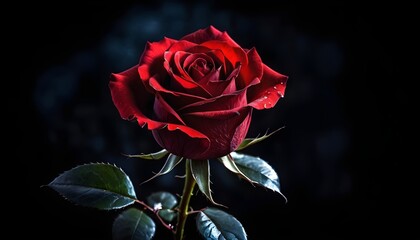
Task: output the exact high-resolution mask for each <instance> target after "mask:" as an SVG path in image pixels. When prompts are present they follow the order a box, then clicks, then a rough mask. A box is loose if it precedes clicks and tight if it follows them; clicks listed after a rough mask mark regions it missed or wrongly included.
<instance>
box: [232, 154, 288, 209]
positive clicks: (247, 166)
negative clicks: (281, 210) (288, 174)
mask: <svg viewBox="0 0 420 240" xmlns="http://www.w3.org/2000/svg"><path fill="white" fill-rule="evenodd" d="M230 155H231V156H232V158H233V159H234V161H235V163H236V166H237V167H238V168H239V169H240V171H241V172H242V173H243V174H244V175H246V176H247V177H248V179H251V180H252V181H253V182H254V183H256V184H258V185H261V186H263V187H266V188H268V189H271V190H273V191H275V192H277V193H279V194H280V195H282V196H283V197H284V199H285V200H286V202H287V198H286V197H285V196H284V195H283V194H282V193H281V192H280V180H279V177H278V175H277V173H276V172H275V171H274V169H273V168H272V167H271V166H270V165H269V164H268V163H267V162H266V161H264V160H262V159H261V158H259V157H254V156H250V155H246V154H239V153H236V152H232V153H230Z"/></svg>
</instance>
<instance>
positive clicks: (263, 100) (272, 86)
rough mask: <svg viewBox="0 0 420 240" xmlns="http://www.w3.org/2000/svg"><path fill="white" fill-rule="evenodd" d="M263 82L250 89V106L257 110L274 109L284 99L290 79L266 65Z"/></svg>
mask: <svg viewBox="0 0 420 240" xmlns="http://www.w3.org/2000/svg"><path fill="white" fill-rule="evenodd" d="M263 67H264V74H263V76H262V79H261V82H260V83H259V84H256V85H254V86H251V87H249V88H248V91H247V93H248V103H249V106H251V107H253V108H256V109H259V110H261V109H266V108H272V107H274V106H275V105H276V103H277V101H278V100H279V99H280V98H281V97H284V92H285V90H286V83H287V79H288V77H287V76H285V75H283V74H281V73H278V72H276V71H274V70H273V69H271V68H269V67H268V66H266V65H265V64H264V66H263Z"/></svg>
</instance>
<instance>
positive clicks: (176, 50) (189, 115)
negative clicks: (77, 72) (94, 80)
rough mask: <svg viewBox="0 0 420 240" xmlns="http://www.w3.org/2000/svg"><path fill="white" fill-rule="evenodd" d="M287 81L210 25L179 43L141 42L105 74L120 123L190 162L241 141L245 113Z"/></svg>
mask: <svg viewBox="0 0 420 240" xmlns="http://www.w3.org/2000/svg"><path fill="white" fill-rule="evenodd" d="M287 78H288V77H287V76H285V75H282V74H280V73H278V72H276V71H274V70H272V69H271V68H269V67H268V66H267V65H265V64H264V63H263V62H262V61H261V58H260V56H259V55H258V53H257V51H256V50H255V48H251V49H244V48H242V47H240V46H239V45H238V44H237V43H236V42H235V41H234V40H233V39H232V38H231V37H230V36H229V35H228V34H227V33H226V32H221V31H219V30H218V29H216V28H215V27H213V26H210V27H208V28H205V29H200V30H198V31H196V32H193V33H191V34H189V35H186V36H184V37H183V38H181V39H180V40H174V39H170V38H164V39H162V40H161V41H159V42H152V43H150V42H148V43H147V44H146V47H145V49H144V52H143V54H142V55H141V57H140V61H139V63H138V64H137V65H135V66H133V67H131V68H130V69H128V70H125V71H123V72H121V73H115V74H111V80H110V83H109V87H110V90H111V95H112V100H113V102H114V104H115V106H116V107H117V109H118V111H119V113H120V115H121V117H122V118H123V119H127V120H137V122H138V124H139V125H140V126H142V127H144V126H146V125H147V128H148V129H149V130H151V131H152V133H153V136H154V138H155V140H156V141H157V143H158V144H159V145H160V146H161V147H163V148H164V149H166V150H168V151H169V152H170V153H172V154H174V155H177V156H181V157H185V158H189V159H194V160H201V159H210V158H217V157H222V156H225V155H227V154H229V153H231V152H232V151H235V150H236V149H237V148H238V146H239V145H240V144H241V142H242V141H243V140H244V138H245V136H246V134H247V132H248V128H249V124H250V122H251V115H252V110H253V109H257V110H263V109H267V108H272V107H274V105H275V104H276V103H277V101H278V100H279V98H281V97H283V96H284V92H285V89H286V82H287Z"/></svg>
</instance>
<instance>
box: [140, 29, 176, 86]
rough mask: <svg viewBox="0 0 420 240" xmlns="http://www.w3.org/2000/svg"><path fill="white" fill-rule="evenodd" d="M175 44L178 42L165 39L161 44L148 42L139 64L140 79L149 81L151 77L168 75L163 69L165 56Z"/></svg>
mask: <svg viewBox="0 0 420 240" xmlns="http://www.w3.org/2000/svg"><path fill="white" fill-rule="evenodd" d="M175 42H176V40H173V39H170V38H166V37H165V38H164V39H162V40H161V41H159V42H152V43H151V42H148V43H147V44H146V47H145V49H144V52H143V54H142V55H141V57H140V62H139V66H140V67H139V69H138V71H139V74H140V79H142V80H143V81H148V79H149V78H150V77H151V76H154V75H156V74H158V75H160V74H165V73H166V71H165V69H164V67H163V54H164V53H165V51H166V50H167V49H168V48H169V47H170V46H171V45H172V44H174V43H175ZM146 86H147V84H146Z"/></svg>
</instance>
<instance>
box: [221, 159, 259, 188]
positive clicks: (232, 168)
mask: <svg viewBox="0 0 420 240" xmlns="http://www.w3.org/2000/svg"><path fill="white" fill-rule="evenodd" d="M218 159H219V161H221V162H222V163H223V165H224V166H225V167H226V168H227V169H229V170H230V171H231V172H233V173H236V174H238V175H239V176H241V177H242V178H244V179H246V180H248V181H249V182H250V183H254V181H252V180H251V179H249V178H248V177H247V176H246V175H245V174H243V173H242V172H241V170H240V169H239V168H238V166H236V163H235V161H234V160H233V158H232V156H230V154H228V155H226V156H223V157H220V158H218Z"/></svg>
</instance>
